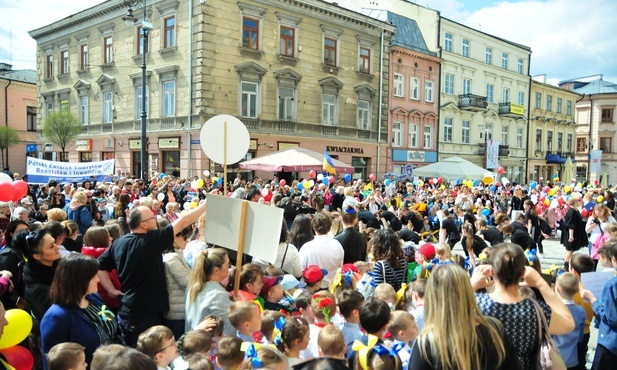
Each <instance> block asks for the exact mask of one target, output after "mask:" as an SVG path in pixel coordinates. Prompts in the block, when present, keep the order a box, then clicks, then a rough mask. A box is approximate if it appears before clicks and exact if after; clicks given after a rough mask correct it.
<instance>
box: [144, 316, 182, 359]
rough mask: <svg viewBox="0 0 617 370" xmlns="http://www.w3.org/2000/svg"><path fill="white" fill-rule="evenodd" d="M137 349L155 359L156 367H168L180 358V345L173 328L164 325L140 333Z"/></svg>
mask: <svg viewBox="0 0 617 370" xmlns="http://www.w3.org/2000/svg"><path fill="white" fill-rule="evenodd" d="M137 350H138V351H139V352H141V353H143V354H145V355H146V356H148V357H150V358H152V359H154V362H156V367H157V368H158V369H159V370H161V369H168V366H169V364H171V363H172V362H173V360H175V359H176V358H178V356H179V354H178V346H177V345H176V340H175V339H174V334H173V333H172V332H171V330H170V329H169V328H168V327H166V326H163V325H156V326H153V327H151V328H150V329H148V330H146V331H145V332H143V333H141V334H140V335H139V338H138V339H137Z"/></svg>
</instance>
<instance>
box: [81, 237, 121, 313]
mask: <svg viewBox="0 0 617 370" xmlns="http://www.w3.org/2000/svg"><path fill="white" fill-rule="evenodd" d="M111 241H112V239H111V236H109V232H108V231H107V229H106V228H104V227H101V226H92V227H90V228H89V229H88V231H86V235H84V246H83V248H82V249H81V253H82V254H85V255H87V256H90V257H94V258H99V256H100V255H101V254H103V252H104V251H105V249H107V248H108V247H109V245H110V244H111ZM109 277H110V278H111V282H112V284H113V285H114V288H116V289H117V290H120V279H118V274H117V273H116V270H113V271H111V272H110V273H109ZM98 292H99V295H100V296H101V298H102V299H103V302H105V305H107V308H109V309H110V310H112V311H116V310H117V308H118V305H119V303H120V302H119V300H118V299H117V298H115V297H113V296H111V295H110V294H109V293H108V292H107V290H105V288H103V286H102V285H101V283H98Z"/></svg>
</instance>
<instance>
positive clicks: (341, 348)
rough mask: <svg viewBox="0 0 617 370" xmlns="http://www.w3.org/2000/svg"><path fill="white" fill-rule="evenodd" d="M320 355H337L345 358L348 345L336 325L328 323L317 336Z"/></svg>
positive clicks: (336, 356)
mask: <svg viewBox="0 0 617 370" xmlns="http://www.w3.org/2000/svg"><path fill="white" fill-rule="evenodd" d="M317 347H318V348H319V356H320V357H324V356H328V357H335V358H340V359H344V358H345V354H346V353H347V345H346V344H345V339H344V338H343V333H342V332H341V330H340V329H339V328H337V327H336V326H334V325H328V326H326V327H325V328H323V329H321V331H320V332H319V336H318V337H317Z"/></svg>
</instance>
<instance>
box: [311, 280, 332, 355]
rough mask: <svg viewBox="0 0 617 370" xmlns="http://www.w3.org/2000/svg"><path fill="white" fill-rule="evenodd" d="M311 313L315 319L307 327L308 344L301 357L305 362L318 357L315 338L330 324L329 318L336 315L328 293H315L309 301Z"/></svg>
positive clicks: (330, 295)
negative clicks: (308, 330) (308, 331)
mask: <svg viewBox="0 0 617 370" xmlns="http://www.w3.org/2000/svg"><path fill="white" fill-rule="evenodd" d="M311 311H312V312H313V316H314V317H315V319H314V321H313V323H312V324H310V325H309V328H310V334H309V335H310V337H309V344H308V348H307V349H306V350H305V351H304V356H303V358H304V359H305V360H308V359H311V358H315V357H319V347H318V345H317V337H318V336H319V332H320V331H321V329H322V328H323V327H325V326H326V325H329V324H330V319H331V317H332V316H333V315H334V314H335V313H336V303H335V301H334V296H333V295H332V294H331V293H330V292H328V291H320V292H317V293H315V294H314V295H313V297H312V299H311Z"/></svg>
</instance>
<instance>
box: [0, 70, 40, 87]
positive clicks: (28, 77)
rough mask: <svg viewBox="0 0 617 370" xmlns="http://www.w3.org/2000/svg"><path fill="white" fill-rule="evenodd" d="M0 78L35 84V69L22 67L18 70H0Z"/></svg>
mask: <svg viewBox="0 0 617 370" xmlns="http://www.w3.org/2000/svg"><path fill="white" fill-rule="evenodd" d="M0 78H2V79H4V80H11V81H19V82H25V83H29V84H36V71H35V70H33V69H22V70H19V71H0Z"/></svg>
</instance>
